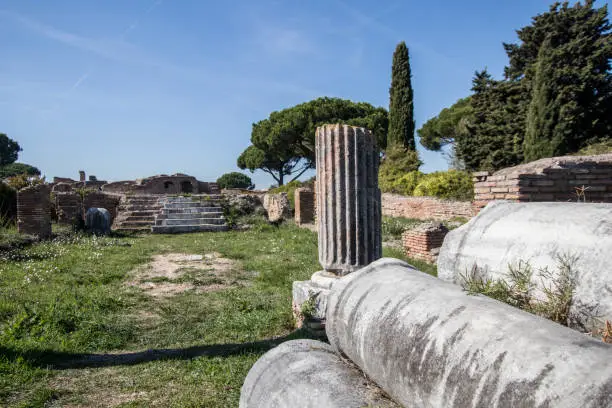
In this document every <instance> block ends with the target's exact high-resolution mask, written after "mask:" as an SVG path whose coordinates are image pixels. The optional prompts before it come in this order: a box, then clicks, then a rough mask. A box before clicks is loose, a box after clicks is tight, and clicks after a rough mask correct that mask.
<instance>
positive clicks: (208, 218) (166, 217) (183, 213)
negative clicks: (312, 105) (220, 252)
mask: <svg viewBox="0 0 612 408" xmlns="http://www.w3.org/2000/svg"><path fill="white" fill-rule="evenodd" d="M220 199H221V196H220V195H193V196H189V197H166V198H164V199H163V200H162V202H163V207H162V208H161V210H160V211H159V212H158V214H156V215H155V222H154V225H153V227H152V231H153V233H157V234H176V233H183V232H200V231H227V229H228V226H227V223H226V222H225V218H224V217H223V209H222V208H221V205H220Z"/></svg>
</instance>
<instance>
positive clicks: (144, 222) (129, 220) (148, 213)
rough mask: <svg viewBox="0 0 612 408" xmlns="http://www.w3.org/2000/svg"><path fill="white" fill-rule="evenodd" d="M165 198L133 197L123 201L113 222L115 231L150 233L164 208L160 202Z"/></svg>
mask: <svg viewBox="0 0 612 408" xmlns="http://www.w3.org/2000/svg"><path fill="white" fill-rule="evenodd" d="M162 198H163V197H160V196H155V195H133V196H126V197H124V198H122V199H121V202H120V203H119V208H118V209H117V218H116V219H115V221H114V222H113V230H114V231H120V232H150V231H151V226H153V224H154V223H155V215H156V214H158V213H159V211H160V210H161V208H162V204H161V202H160V200H161V199H162Z"/></svg>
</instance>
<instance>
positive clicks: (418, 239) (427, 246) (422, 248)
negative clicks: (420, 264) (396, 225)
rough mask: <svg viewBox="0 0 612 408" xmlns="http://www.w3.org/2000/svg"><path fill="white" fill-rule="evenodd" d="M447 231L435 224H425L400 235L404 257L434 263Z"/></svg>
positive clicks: (442, 226) (440, 225)
mask: <svg viewBox="0 0 612 408" xmlns="http://www.w3.org/2000/svg"><path fill="white" fill-rule="evenodd" d="M447 233H448V229H447V228H446V227H445V226H444V225H442V224H437V223H425V224H421V225H419V226H417V227H416V228H413V229H411V230H408V231H404V233H403V234H402V243H403V246H404V251H405V253H406V256H408V257H410V258H414V259H420V260H423V261H426V262H430V263H435V262H436V259H437V257H438V252H439V250H440V247H442V242H444V237H445V236H446V234H447Z"/></svg>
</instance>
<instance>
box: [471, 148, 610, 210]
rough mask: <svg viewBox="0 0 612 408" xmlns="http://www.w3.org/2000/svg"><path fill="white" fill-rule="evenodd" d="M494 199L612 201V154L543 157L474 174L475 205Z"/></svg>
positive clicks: (518, 200) (479, 207)
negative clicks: (497, 169) (495, 170)
mask: <svg viewBox="0 0 612 408" xmlns="http://www.w3.org/2000/svg"><path fill="white" fill-rule="evenodd" d="M494 200H509V201H515V202H530V201H531V202H543V201H573V202H593V203H610V202H612V154H602V155H596V156H563V157H552V158H548V159H541V160H537V161H534V162H531V163H526V164H521V165H519V166H515V167H509V168H506V169H502V170H499V171H497V172H495V173H489V172H477V173H474V207H475V208H476V210H479V209H481V208H483V207H484V206H486V205H487V204H488V203H489V202H491V201H494Z"/></svg>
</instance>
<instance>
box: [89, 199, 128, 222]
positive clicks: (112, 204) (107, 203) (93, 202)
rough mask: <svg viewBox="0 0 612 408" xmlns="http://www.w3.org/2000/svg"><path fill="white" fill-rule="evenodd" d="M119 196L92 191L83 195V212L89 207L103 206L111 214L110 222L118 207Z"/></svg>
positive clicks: (113, 218)
mask: <svg viewBox="0 0 612 408" xmlns="http://www.w3.org/2000/svg"><path fill="white" fill-rule="evenodd" d="M120 199H121V198H120V197H119V196H115V195H111V194H104V193H98V192H93V193H89V194H87V195H85V198H84V199H83V212H87V210H88V209H90V208H105V209H107V210H108V212H109V213H110V215H111V224H112V223H113V221H114V220H115V218H116V217H117V208H118V207H119V201H120Z"/></svg>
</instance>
